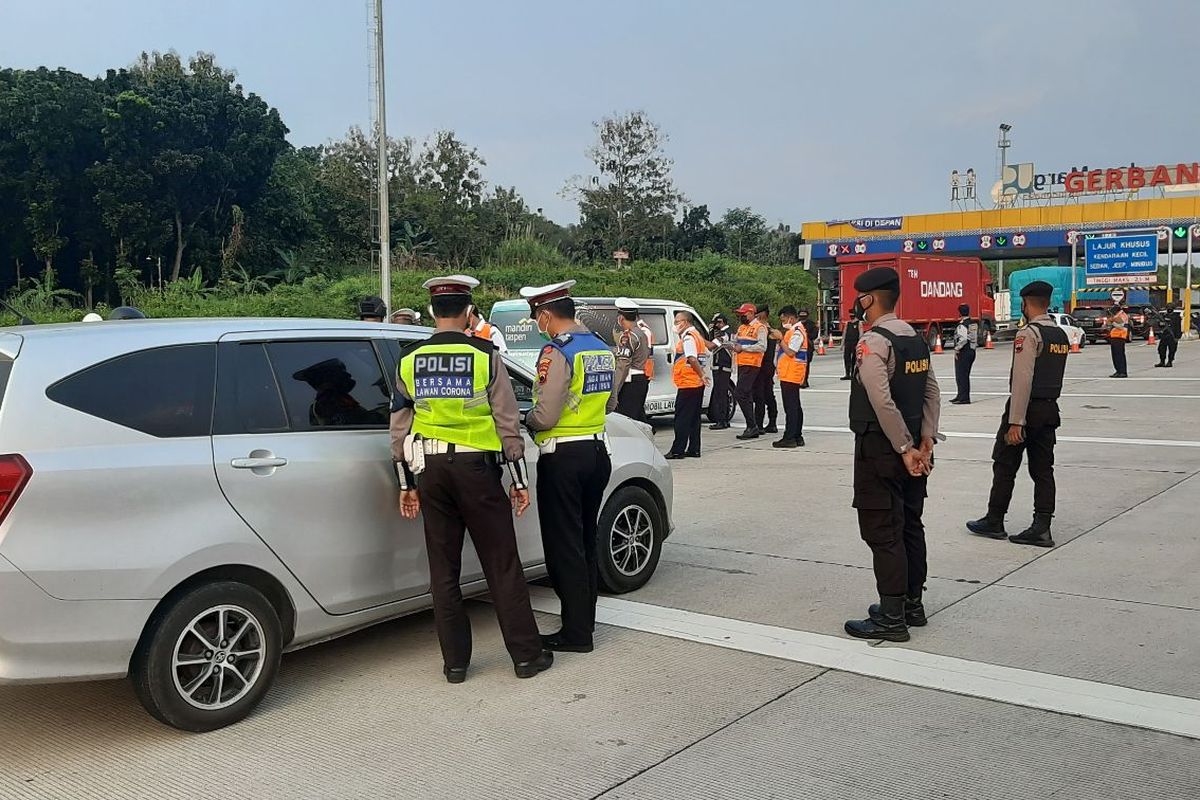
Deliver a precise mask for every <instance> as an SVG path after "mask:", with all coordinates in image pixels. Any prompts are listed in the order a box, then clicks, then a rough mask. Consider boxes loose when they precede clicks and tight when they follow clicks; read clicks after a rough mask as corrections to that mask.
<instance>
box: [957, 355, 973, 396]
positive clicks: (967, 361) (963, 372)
mask: <svg viewBox="0 0 1200 800" xmlns="http://www.w3.org/2000/svg"><path fill="white" fill-rule="evenodd" d="M973 366H975V348H974V347H971V345H967V346H966V347H964V348H963V349H962V350H959V351H958V352H956V353H955V354H954V382H955V383H956V384H958V394H956V395H955V399H956V400H970V399H971V367H973Z"/></svg>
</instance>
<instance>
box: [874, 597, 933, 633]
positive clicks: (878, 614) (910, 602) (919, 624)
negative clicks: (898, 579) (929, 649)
mask: <svg viewBox="0 0 1200 800" xmlns="http://www.w3.org/2000/svg"><path fill="white" fill-rule="evenodd" d="M867 614H868V615H869V616H870V617H871V619H872V620H874V621H876V622H882V621H883V610H882V609H881V608H880V606H879V604H878V603H873V604H872V605H871V607H870V608H868V609H867ZM904 622H905V624H907V625H908V626H909V627H912V628H923V627H925V626H926V625H928V624H929V620H928V619H927V618H926V617H925V604H924V603H922V602H921V595H920V594H919V593H918V594H916V595H909V596H908V597H905V598H904Z"/></svg>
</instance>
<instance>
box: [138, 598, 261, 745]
mask: <svg viewBox="0 0 1200 800" xmlns="http://www.w3.org/2000/svg"><path fill="white" fill-rule="evenodd" d="M221 626H224V627H223V631H224V637H225V638H224V639H220V638H218V637H219V635H220V634H221V632H222V627H221ZM282 652H283V633H282V628H281V626H280V623H279V614H278V613H277V612H276V610H275V608H274V606H272V605H271V603H270V601H268V600H267V598H266V597H264V596H263V594H262V593H261V592H259V591H258V590H257V589H255V588H253V587H251V586H247V585H246V584H244V583H236V582H233V581H220V582H217V583H210V584H205V585H203V586H198V587H196V588H194V589H190V590H188V591H187V592H185V593H184V594H183V595H182V596H180V597H179V598H178V599H176V600H175V601H174V602H173V603H171V604H170V605H169V606H167V607H165V608H162V609H160V610H159V611H157V612H156V613H155V617H154V618H152V619H151V620H150V623H149V624H148V625H147V629H146V632H145V634H144V635H143V637H142V641H141V643H140V644H139V645H138V649H137V651H136V652H135V653H134V656H133V661H132V663H131V666H130V678H131V679H132V681H133V688H134V691H135V692H136V694H137V696H138V700H140V701H141V703H142V705H143V706H145V708H146V711H148V712H149V713H150V715H151V716H153V717H154V718H155V719H157V720H159V721H160V722H163V723H165V724H167V725H170V726H171V727H173V728H178V729H180V730H184V731H192V732H195V733H202V732H206V731H213V730H216V729H218V728H223V727H225V726H227V725H232V724H233V723H235V722H239V721H241V720H243V719H245V718H246V717H247V716H248V715H249V714H250V712H251V711H253V710H254V708H255V706H257V705H258V704H259V702H261V701H262V699H263V697H264V696H265V695H266V693H267V691H268V690H269V689H270V688H271V684H272V683H274V681H275V676H276V674H277V673H278V672H279V659H280V656H281V654H282ZM177 655H178V656H179V658H178V659H177V658H176V656H177ZM177 662H186V663H182V664H179V663H177ZM237 676H240V680H241V683H240V685H239V684H238V681H239V677H237Z"/></svg>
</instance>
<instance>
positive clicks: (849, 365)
mask: <svg viewBox="0 0 1200 800" xmlns="http://www.w3.org/2000/svg"><path fill="white" fill-rule="evenodd" d="M857 349H858V342H857V341H855V342H851V343H849V344H847V343H846V340H845V339H842V365H843V366H844V367H845V368H846V377H849V376H850V373H851V372H853V371H854V357H855V350H857ZM811 364H812V361H811V360H810V361H809V365H810V366H811Z"/></svg>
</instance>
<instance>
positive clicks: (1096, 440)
mask: <svg viewBox="0 0 1200 800" xmlns="http://www.w3.org/2000/svg"><path fill="white" fill-rule="evenodd" d="M735 427H736V426H735ZM804 430H805V431H806V432H807V431H817V432H819V433H850V429H849V428H840V427H836V426H822V425H805V426H804ZM942 435H943V436H945V437H946V438H948V439H995V438H996V434H994V433H979V432H976V431H942ZM1056 438H1057V441H1059V442H1078V443H1081V444H1136V445H1149V446H1151V447H1200V442H1196V441H1188V440H1183V439H1181V440H1176V439H1121V438H1116V437H1109V436H1058V437H1056Z"/></svg>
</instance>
